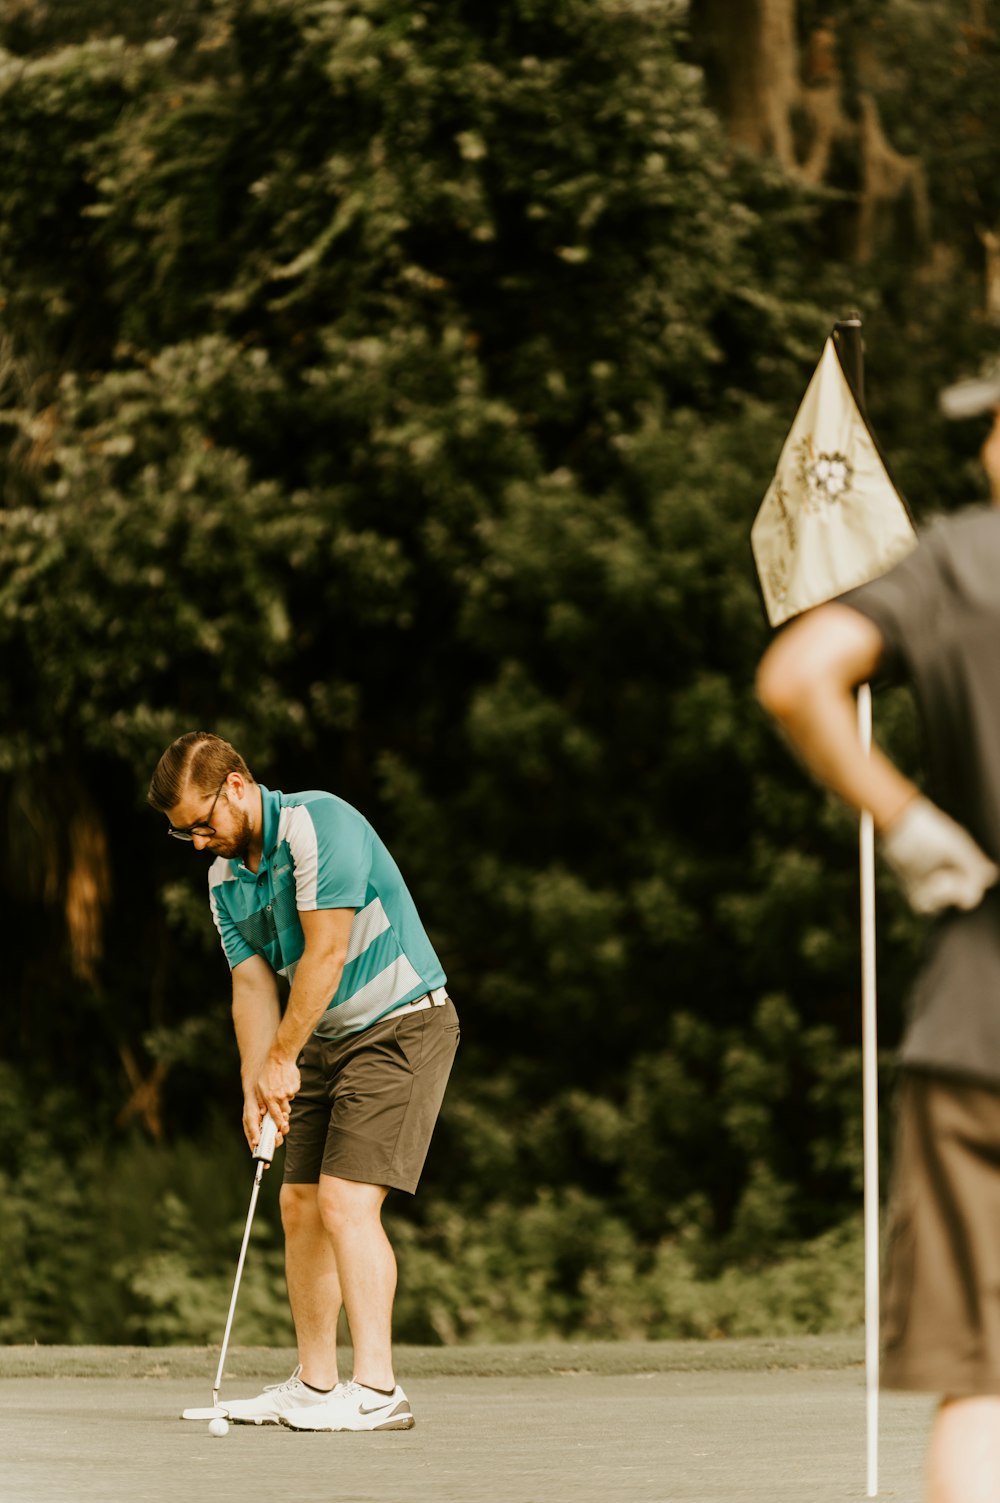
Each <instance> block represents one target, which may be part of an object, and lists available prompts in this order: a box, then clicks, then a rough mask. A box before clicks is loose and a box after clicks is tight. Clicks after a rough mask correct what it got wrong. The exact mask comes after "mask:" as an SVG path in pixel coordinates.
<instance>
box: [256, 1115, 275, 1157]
mask: <svg viewBox="0 0 1000 1503" xmlns="http://www.w3.org/2000/svg"><path fill="white" fill-rule="evenodd" d="M277 1136H278V1128H277V1125H276V1123H275V1120H274V1118H273V1117H272V1116H271V1113H270V1112H267V1113H266V1114H265V1117H264V1120H263V1122H262V1123H261V1124H260V1137H259V1138H258V1139H257V1147H256V1148H255V1149H254V1151H253V1156H254V1158H255V1159H259V1160H260V1162H261V1163H262V1164H269V1163H270V1162H271V1160H272V1159H273V1158H274V1141H275V1139H276V1138H277Z"/></svg>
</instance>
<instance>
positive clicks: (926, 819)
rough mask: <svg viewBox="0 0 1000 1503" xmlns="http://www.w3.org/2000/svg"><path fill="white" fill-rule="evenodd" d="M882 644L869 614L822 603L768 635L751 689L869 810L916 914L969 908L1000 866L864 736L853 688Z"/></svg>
mask: <svg viewBox="0 0 1000 1503" xmlns="http://www.w3.org/2000/svg"><path fill="white" fill-rule="evenodd" d="M882 651H883V644H882V635H881V633H880V632H879V630H878V628H877V627H876V626H875V625H874V624H873V623H872V622H871V621H869V620H868V618H867V617H866V616H863V615H862V614H861V613H860V612H859V611H853V610H851V608H850V607H849V606H844V605H835V604H831V605H823V606H820V607H819V609H818V610H815V611H810V612H809V613H808V614H807V615H805V616H803V617H801V618H800V619H799V620H798V621H796V622H795V623H794V625H792V626H790V627H789V628H788V630H787V631H786V632H784V633H783V635H782V636H780V637H778V638H777V640H776V641H775V642H773V643H772V645H771V647H770V648H769V649H768V651H767V652H766V653H765V655H764V657H763V658H762V660H761V664H760V668H759V670H758V674H757V693H758V695H759V697H760V701H761V704H762V705H763V706H764V708H765V709H766V710H768V711H769V712H770V713H771V714H772V715H773V716H774V718H775V719H776V720H777V721H778V722H779V724H780V725H781V726H782V727H783V728H784V730H785V731H786V732H787V734H788V737H789V739H790V740H791V742H792V743H793V745H794V746H795V747H796V748H797V749H798V751H799V752H800V753H801V755H802V758H803V760H804V761H805V763H806V765H807V766H808V767H809V768H810V769H811V770H812V772H814V773H815V775H816V776H817V777H818V778H819V779H820V781H821V782H822V783H825V784H826V786H827V787H828V788H831V789H832V790H833V792H834V793H838V794H839V795H840V797H841V798H842V799H844V800H845V801H846V802H847V803H848V804H851V805H853V807H854V808H855V809H867V810H869V811H870V813H871V815H872V818H873V820H874V823H875V828H876V829H877V830H878V832H879V834H880V835H881V837H882V853H883V855H884V856H885V858H886V860H887V861H888V862H889V865H890V866H891V867H892V868H893V870H894V871H895V873H896V875H897V876H898V877H899V879H900V881H901V882H902V884H903V889H904V891H905V892H906V895H907V897H908V899H909V901H910V903H911V905H912V906H913V908H915V909H916V911H917V912H918V913H940V912H941V911H942V910H943V909H945V908H962V909H971V908H975V907H976V906H977V905H978V904H979V903H980V902H981V901H982V897H983V894H984V892H985V891H986V890H987V888H989V887H991V886H993V884H994V883H995V882H996V881H997V879H998V877H1000V869H998V868H997V867H996V865H994V863H993V862H992V861H991V860H990V859H989V857H988V856H987V855H986V854H985V853H984V852H983V851H982V850H980V848H979V846H978V845H977V844H976V842H975V841H974V840H973V838H972V836H971V835H970V834H969V833H968V831H967V830H965V829H963V828H962V826H961V825H958V824H956V823H955V821H954V820H953V819H951V818H950V817H949V816H948V815H947V814H945V813H944V811H943V810H941V809H938V808H937V807H936V805H934V804H932V803H931V802H930V801H929V800H928V799H926V798H922V797H921V795H920V793H919V790H918V789H917V788H916V787H915V786H914V784H913V783H911V782H910V780H909V779H908V778H905V777H904V776H903V774H902V773H901V772H900V771H899V769H898V768H897V767H895V766H893V764H892V763H891V762H890V761H889V759H888V757H886V756H885V755H884V754H883V753H882V752H881V751H879V749H878V747H876V746H873V747H872V749H871V753H870V754H868V753H866V752H865V750H864V748H863V746H862V744H861V736H860V733H859V730H858V721H857V712H856V709H855V704H854V690H855V688H856V687H857V686H858V685H859V684H862V683H864V682H865V681H866V680H867V679H869V678H871V677H873V675H874V674H875V672H876V670H877V668H878V666H879V662H880V659H881V656H882Z"/></svg>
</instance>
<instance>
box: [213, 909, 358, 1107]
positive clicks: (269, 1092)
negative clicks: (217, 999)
mask: <svg viewBox="0 0 1000 1503" xmlns="http://www.w3.org/2000/svg"><path fill="white" fill-rule="evenodd" d="M299 919H300V921H301V924H302V933H303V935H304V936H305V949H304V950H303V952H302V956H301V959H300V960H299V963H298V965H297V966H296V968H295V979H294V981H293V982H292V989H291V992H290V993H289V996H288V1005H287V1007H286V1008H285V1015H284V1017H283V1018H282V1019H281V1022H280V1023H279V1024H278V1026H277V1028H276V1029H275V1031H274V1032H273V1034H272V1036H271V1039H270V1040H269V1042H268V1045H267V1048H266V1053H265V1055H264V1058H263V1060H262V1061H261V1064H260V1068H259V1070H258V1074H257V1079H256V1083H255V1084H256V1092H257V1098H258V1100H259V1101H260V1102H261V1103H262V1104H263V1105H264V1106H265V1107H266V1108H267V1110H268V1111H269V1112H270V1113H271V1116H272V1117H273V1118H274V1120H275V1121H276V1122H277V1124H278V1126H279V1128H281V1127H282V1123H284V1124H285V1127H287V1123H288V1112H289V1108H290V1104H291V1101H292V1098H293V1097H294V1095H295V1093H296V1092H297V1091H298V1089H299V1070H298V1065H297V1064H296V1060H297V1059H298V1056H299V1053H300V1051H301V1049H302V1047H303V1045H304V1044H305V1043H306V1041H307V1040H308V1038H309V1037H310V1035H311V1033H312V1032H313V1029H314V1028H315V1027H316V1024H317V1023H318V1022H319V1020H320V1018H321V1017H322V1016H323V1013H324V1012H325V1011H326V1008H327V1006H328V1004H329V1002H330V999H331V997H332V996H333V994H334V992H335V991H336V990H337V987H338V986H339V985H340V978H341V976H342V975H343V971H344V962H345V960H346V958H347V946H348V942H349V941H350V937H351V925H352V923H353V922H354V909H353V908H321V909H317V910H316V911H315V912H312V913H300V914H299ZM234 974H235V972H234ZM282 1130H284V1128H282Z"/></svg>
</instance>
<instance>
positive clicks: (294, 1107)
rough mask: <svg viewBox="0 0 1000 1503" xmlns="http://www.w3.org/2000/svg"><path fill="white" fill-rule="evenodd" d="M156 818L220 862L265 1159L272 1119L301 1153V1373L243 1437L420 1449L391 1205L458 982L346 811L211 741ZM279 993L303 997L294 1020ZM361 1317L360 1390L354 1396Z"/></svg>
mask: <svg viewBox="0 0 1000 1503" xmlns="http://www.w3.org/2000/svg"><path fill="white" fill-rule="evenodd" d="M148 799H149V802H150V804H152V806H153V808H155V809H158V810H159V811H160V812H161V813H163V814H165V815H166V816H167V819H168V820H169V822H170V830H169V833H170V834H171V835H173V836H175V837H177V838H178V839H181V840H188V841H190V842H191V843H192V844H193V845H194V846H195V848H196V850H199V851H208V852H209V853H210V854H211V855H213V856H214V857H215V861H214V862H213V864H212V866H211V868H210V871H209V878H208V880H209V892H210V898H211V906H212V915H213V918H214V919H215V923H216V927H217V928H218V930H219V935H220V937H221V940H222V945H223V949H224V950H225V954H226V958H227V960H228V962H229V965H230V968H231V971H232V982H233V1023H234V1026H235V1030H236V1038H237V1043H238V1045H239V1051H240V1065H241V1073H242V1078H243V1095H244V1106H243V1129H244V1132H245V1133H246V1136H247V1141H248V1142H249V1144H250V1146H251V1148H253V1147H254V1146H255V1145H256V1143H257V1139H258V1137H259V1135H260V1124H261V1122H262V1121H263V1118H264V1114H265V1112H270V1114H271V1116H272V1117H273V1118H274V1120H275V1123H276V1124H277V1127H278V1130H279V1142H280V1141H281V1140H282V1138H284V1140H285V1169H284V1179H283V1182H282V1188H281V1217H282V1224H283V1226H284V1230H285V1268H286V1275H287V1281H288V1295H289V1302H290V1304H291V1308H292V1317H293V1319H294V1322H295V1333H296V1338H297V1341H298V1355H299V1365H298V1367H297V1368H296V1370H295V1372H294V1373H293V1374H292V1376H291V1378H289V1379H288V1380H287V1381H286V1382H285V1383H281V1384H277V1385H275V1386H274V1387H270V1388H266V1389H265V1390H264V1392H263V1393H261V1394H259V1395H258V1396H257V1397H256V1398H252V1399H234V1400H223V1401H222V1407H223V1408H224V1409H225V1410H226V1412H227V1413H228V1415H229V1418H230V1419H231V1420H234V1421H236V1422H238V1423H244V1424H258V1425H259V1424H278V1423H282V1424H285V1425H288V1426H289V1427H290V1428H291V1429H295V1430H388V1429H394V1430H398V1429H409V1428H410V1427H411V1426H412V1424H413V1414H412V1411H411V1408H410V1404H409V1401H408V1400H407V1398H406V1395H405V1394H404V1393H403V1390H402V1389H401V1388H400V1387H399V1385H398V1384H397V1383H396V1381H395V1375H394V1371H393V1364H392V1345H391V1325H392V1305H393V1298H394V1295H395V1289H396V1262H395V1258H394V1256H393V1252H392V1248H391V1246H390V1244H389V1241H388V1238H387V1237H386V1234H385V1230H384V1228H383V1226H382V1219H381V1213H382V1204H383V1202H384V1200H385V1197H386V1195H387V1193H388V1191H389V1190H390V1189H398V1190H404V1191H407V1192H409V1193H410V1194H412V1193H413V1192H414V1191H415V1190H416V1187H417V1182H418V1180H419V1178H420V1172H421V1170H422V1168H423V1163H424V1159H425V1157H426V1154H427V1149H428V1146H429V1143H430V1139H431V1134H432V1132H433V1129H434V1124H435V1122H436V1120H437V1115H438V1111H439V1109H440V1106H441V1101H442V1098H443V1096H444V1091H445V1087H446V1085H447V1082H448V1076H449V1073H450V1071H451V1065H452V1061H453V1059H454V1055H455V1050H456V1048H457V1047H458V1038H459V1029H458V1018H457V1016H456V1013H455V1009H454V1006H453V1005H452V1002H451V1000H450V998H449V997H448V995H447V992H446V991H445V974H444V971H443V970H442V968H441V963H440V961H439V960H438V958H437V956H436V955H435V953H434V949H433V947H432V945H431V943H430V941H429V939H428V938H427V935H426V933H425V931H424V928H423V925H422V924H421V922H420V917H419V915H418V913H417V910H416V907H415V905H414V902H413V899H412V898H411V896H410V894H409V892H408V890H407V888H406V884H405V883H404V881H403V879H402V877H401V875H400V872H399V868H398V867H397V866H396V863H395V862H394V861H393V859H392V857H391V855H390V854H389V852H388V850H387V849H386V847H385V846H384V845H383V843H382V841H381V840H380V839H379V837H378V835H377V834H376V833H375V831H374V830H373V829H372V827H371V825H370V824H369V823H368V821H367V820H366V819H365V818H364V816H363V815H361V814H359V813H358V811H357V810H356V809H353V808H352V807H351V806H350V804H347V803H345V802H344V801H343V799H339V798H337V797H335V796H334V795H333V794H331V793H322V792H315V791H314V792H308V793H294V794H286V793H280V792H277V791H274V790H271V789H268V788H265V787H264V786H263V784H260V783H257V782H256V781H255V779H254V778H253V776H252V774H251V773H250V770H249V769H248V767H247V765H246V763H245V762H244V760H243V758H242V757H241V756H240V755H239V753H238V752H237V751H236V750H235V749H234V748H233V747H232V746H230V744H229V743H228V742H227V741H223V740H222V739H221V738H220V737H218V736H214V735H211V734H209V733H208V732H205V731H192V732H190V733H189V734H188V735H186V736H181V737H180V738H179V739H178V740H177V741H175V742H174V743H173V744H172V745H171V746H170V747H168V748H167V750H166V751H165V752H164V754H163V756H162V757H161V758H160V761H159V764H158V765H157V768H156V771H155V773H154V774H153V779H152V782H151V784H150V789H149V794H148ZM278 976H283V977H285V978H286V980H287V981H288V982H289V984H290V990H289V994H288V1000H287V1003H286V1006H285V1009H284V1013H283V1014H282V1011H281V1007H280V1003H279V995H278V979H277V978H278ZM341 1306H343V1308H344V1309H345V1310H346V1312H347V1319H348V1324H349V1325H350V1330H351V1339H352V1343H353V1347H354V1373H353V1376H352V1379H351V1381H350V1382H348V1383H340V1382H338V1376H337V1353H336V1336H337V1319H338V1316H339V1314H340V1310H341Z"/></svg>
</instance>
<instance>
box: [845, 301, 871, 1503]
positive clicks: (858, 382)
mask: <svg viewBox="0 0 1000 1503" xmlns="http://www.w3.org/2000/svg"><path fill="white" fill-rule="evenodd" d="M834 340H835V341H836V343H837V345H838V347H839V351H840V357H841V364H842V366H843V367H844V370H845V374H846V375H847V378H848V380H849V381H850V383H851V386H852V387H853V390H854V396H855V400H856V401H857V404H858V407H859V409H860V410H861V412H862V413H863V412H864V401H865V397H864V381H865V376H864V370H865V367H864V347H863V345H862V342H861V317H860V315H859V314H857V313H851V314H848V316H847V318H846V319H844V320H843V321H842V322H840V323H838V324H836V325H835V328H834ZM858 734H859V735H860V738H861V744H862V746H863V747H864V749H865V752H866V753H870V752H871V745H872V691H871V686H870V685H869V684H862V685H861V687H860V688H859V690H858ZM858 854H859V861H860V878H861V881H860V886H861V1080H862V1087H861V1089H862V1103H863V1104H862V1121H863V1138H864V1150H863V1151H864V1181H865V1189H864V1226H865V1401H866V1402H865V1408H866V1420H867V1489H868V1497H869V1498H875V1497H877V1496H878V1399H879V1183H878V1179H879V1175H878V1007H877V991H876V979H875V825H874V821H873V820H872V817H871V815H870V814H868V813H864V814H862V816H861V826H860V831H859V853H858Z"/></svg>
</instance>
